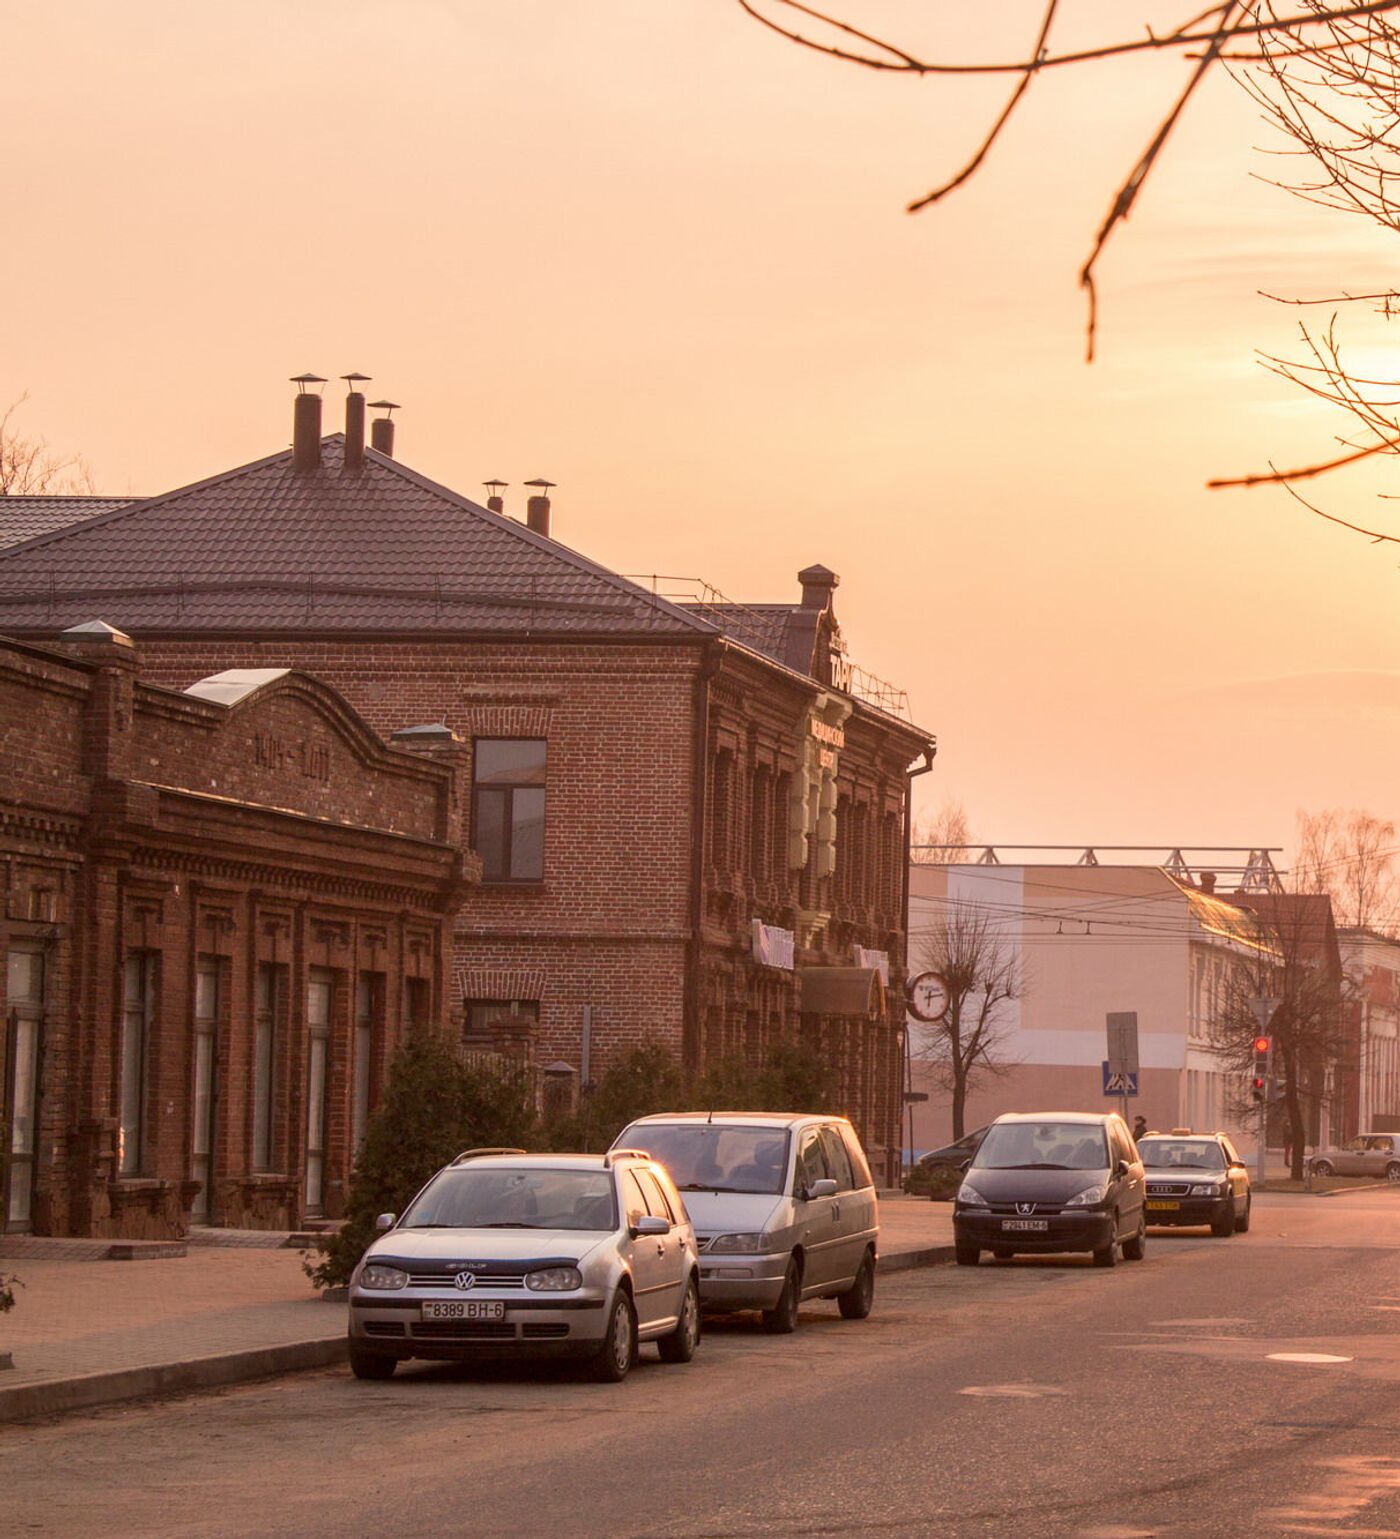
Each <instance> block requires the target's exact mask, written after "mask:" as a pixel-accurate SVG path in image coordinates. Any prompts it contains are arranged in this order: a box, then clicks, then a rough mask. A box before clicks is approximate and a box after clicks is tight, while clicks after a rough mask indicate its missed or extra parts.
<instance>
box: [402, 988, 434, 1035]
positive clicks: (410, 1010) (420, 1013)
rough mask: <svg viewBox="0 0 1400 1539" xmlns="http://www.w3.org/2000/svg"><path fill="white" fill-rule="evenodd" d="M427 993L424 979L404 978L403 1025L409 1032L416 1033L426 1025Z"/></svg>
mask: <svg viewBox="0 0 1400 1539" xmlns="http://www.w3.org/2000/svg"><path fill="white" fill-rule="evenodd" d="M430 998H431V996H430V995H429V993H428V980H427V979H426V978H405V979H404V981H403V1023H404V1026H405V1027H406V1028H407V1029H408V1030H409V1031H416V1030H417V1029H418V1028H419V1027H420V1026H426V1025H427V1024H428V1005H429V1000H430Z"/></svg>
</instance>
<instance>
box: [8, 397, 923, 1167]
mask: <svg viewBox="0 0 1400 1539" xmlns="http://www.w3.org/2000/svg"><path fill="white" fill-rule="evenodd" d="M320 405H321V403H320V399H319V397H317V396H315V395H314V394H311V393H304V394H302V395H300V396H298V398H297V401H296V418H295V427H294V435H293V446H292V448H291V449H290V450H287V451H283V452H281V453H279V454H275V455H272V456H270V457H268V458H267V459H264V460H261V461H258V462H256V463H254V464H251V465H247V466H243V467H240V468H239V469H236V470H233V471H229V472H226V473H223V474H221V475H217V476H214V477H212V478H211V479H209V480H207V481H204V482H200V483H198V484H197V485H195V486H191V487H186V488H183V489H181V490H179V491H175V492H172V493H168V494H166V495H164V496H160V497H155V498H149V499H145V500H138V501H133V502H130V503H127V504H125V505H123V506H120V507H116V508H113V509H111V510H109V511H106V512H101V513H97V514H96V515H95V516H92V517H86V518H83V519H82V521H81V522H75V523H73V524H71V525H69V526H67V527H64V528H61V529H59V530H57V531H56V532H51V533H48V534H43V535H40V536H38V537H36V538H32V539H29V540H27V541H24V542H21V543H18V544H16V545H14V546H12V547H10V548H8V549H5V550H3V551H0V629H5V630H8V631H11V632H13V633H16V634H22V635H24V636H27V637H36V638H37V637H50V636H52V635H54V634H55V633H56V631H57V630H58V629H61V628H62V627H63V626H65V625H68V624H71V623H73V622H74V621H75V620H78V619H80V618H85V617H86V616H87V615H88V614H90V613H92V612H94V606H97V607H98V608H99V609H100V610H101V612H102V613H103V614H104V615H107V616H108V617H109V618H111V619H112V620H113V622H114V623H118V624H120V625H121V626H122V627H123V629H124V630H127V631H129V632H130V633H131V634H132V635H133V636H135V637H136V638H137V639H138V640H139V641H140V644H141V647H142V652H143V656H144V657H145V659H146V662H147V666H148V668H149V669H150V676H151V677H152V678H157V679H160V680H161V681H162V682H164V683H166V684H169V685H171V686H172V687H176V688H183V687H185V686H187V685H188V684H189V683H190V682H191V681H193V680H194V679H197V678H200V677H202V676H204V675H205V674H208V673H210V672H212V671H215V670H217V669H220V668H227V667H230V666H236V667H243V668H266V667H296V668H302V669H305V670H307V671H308V672H310V673H312V674H314V675H315V676H317V677H319V678H321V679H324V680H326V681H327V682H328V683H329V684H331V685H333V686H334V687H335V688H336V689H337V690H338V691H339V692H340V693H342V694H343V695H344V696H345V698H346V699H347V700H348V701H350V702H351V704H352V705H353V706H354V707H355V708H356V710H358V711H359V712H360V713H361V714H362V715H363V716H364V717H365V719H366V720H367V721H368V722H369V723H370V724H371V726H373V727H374V728H375V729H376V730H377V731H379V732H380V733H381V734H387V733H389V732H390V731H392V730H393V729H394V728H395V727H398V726H401V725H402V724H403V723H404V721H405V720H414V721H425V722H426V721H437V722H441V723H444V724H445V725H446V726H447V727H448V728H450V729H452V730H453V731H454V732H455V733H456V734H457V735H458V736H459V737H461V738H462V739H463V740H464V741H465V742H467V743H468V744H470V745H471V748H472V753H471V764H470V768H469V770H468V774H469V777H470V812H469V820H468V821H469V828H468V833H467V841H468V843H469V844H470V846H471V847H472V848H473V849H475V850H476V851H477V852H478V853H479V854H480V856H481V859H482V862H483V881H482V884H481V887H480V888H479V889H478V890H476V891H475V892H474V893H473V897H472V902H471V904H470V905H469V907H468V908H466V909H464V910H463V912H462V914H461V915H460V917H459V920H458V923H457V929H456V968H457V974H456V981H457V986H458V990H459V998H460V1005H461V1009H462V1012H463V1018H464V1022H465V1031H466V1035H467V1039H468V1041H469V1043H471V1044H476V1045H482V1046H502V1045H512V1046H514V1047H516V1048H523V1049H526V1050H528V1051H530V1052H532V1053H533V1054H534V1055H535V1057H536V1061H537V1062H538V1063H539V1064H541V1065H543V1064H545V1063H551V1064H552V1065H553V1066H554V1068H555V1079H556V1083H558V1082H559V1081H561V1080H562V1081H564V1082H565V1083H566V1084H567V1083H568V1082H569V1081H572V1087H573V1093H575V1094H576V1093H577V1091H578V1087H579V1086H580V1085H582V1084H586V1083H587V1082H589V1081H590V1080H593V1079H596V1077H597V1075H598V1074H599V1073H600V1072H601V1070H602V1069H603V1068H604V1067H605V1065H606V1063H607V1061H608V1060H609V1059H610V1058H611V1057H612V1056H613V1055H615V1054H616V1053H617V1052H618V1051H619V1050H621V1049H624V1048H626V1047H628V1046H631V1045H634V1044H637V1043H640V1042H643V1041H647V1040H659V1041H661V1042H663V1043H665V1044H667V1045H668V1046H670V1047H671V1048H672V1049H673V1050H674V1051H675V1052H676V1053H677V1054H678V1055H683V1056H684V1057H685V1058H686V1059H687V1061H688V1062H689V1063H691V1064H692V1065H698V1064H702V1063H706V1062H711V1061H713V1060H714V1058H715V1057H717V1056H721V1055H728V1054H734V1053H742V1054H745V1055H748V1056H749V1057H750V1058H757V1057H759V1056H761V1055H762V1054H763V1053H764V1052H765V1051H766V1050H767V1049H768V1047H769V1046H770V1045H771V1044H772V1043H773V1042H775V1041H776V1040H777V1039H779V1038H792V1037H794V1036H796V1035H799V1034H801V1036H802V1037H803V1039H804V1040H805V1041H807V1042H808V1043H809V1044H810V1046H811V1048H812V1051H813V1052H814V1053H821V1054H822V1055H824V1057H825V1058H826V1059H827V1060H828V1061H829V1062H830V1063H831V1064H832V1066H833V1068H834V1069H835V1070H836V1072H837V1073H838V1075H839V1078H840V1082H841V1085H842V1092H843V1096H844V1098H845V1101H846V1103H847V1105H848V1108H849V1110H850V1111H851V1112H852V1114H853V1115H854V1116H855V1117H856V1118H857V1120H858V1121H859V1123H860V1125H861V1127H862V1130H863V1133H864V1135H865V1137H866V1139H867V1142H868V1143H869V1144H870V1145H871V1146H872V1151H873V1152H874V1153H875V1155H876V1158H877V1160H879V1161H880V1163H882V1164H888V1165H889V1166H890V1168H891V1173H893V1160H894V1158H895V1155H894V1153H893V1151H894V1150H896V1149H897V1145H898V1121H899V1109H900V1091H901V1084H902V1080H901V1073H900V1066H901V1063H902V1053H903V1010H902V1007H898V1006H894V1005H892V1004H891V1000H892V999H893V998H894V997H895V996H896V995H897V994H898V993H899V991H900V990H901V989H902V982H903V966H904V929H905V922H904V914H905V907H906V900H905V887H904V872H905V860H904V850H905V848H906V847H907V843H908V836H907V822H908V805H909V779H908V776H909V774H910V773H911V766H916V765H920V766H921V767H927V765H928V763H929V762H930V760H931V757H932V754H933V748H934V745H933V740H932V739H931V737H930V736H929V735H928V734H927V733H925V732H923V731H921V730H920V729H918V728H917V727H915V726H913V725H912V724H911V723H910V722H909V720H908V719H907V710H906V709H905V708H904V707H903V705H902V702H901V701H900V700H899V698H898V697H897V696H895V695H894V694H893V693H892V692H890V691H888V690H886V689H883V688H881V687H880V686H878V684H877V683H876V682H875V681H871V680H868V679H866V678H865V676H864V675H862V674H861V673H860V671H859V670H858V669H854V668H852V666H851V665H850V663H849V661H848V659H847V657H846V654H845V644H844V641H843V640H842V637H841V632H840V628H839V625H838V623H837V620H836V615H835V608H834V603H833V595H834V591H835V588H836V585H837V582H838V579H837V578H836V577H835V575H834V574H833V573H830V572H828V571H827V570H826V569H825V568H822V567H810V568H808V569H807V570H805V571H804V572H803V573H802V574H801V598H800V600H798V601H795V602H793V603H790V604H772V605H762V606H758V607H752V608H750V607H746V606H742V605H736V604H729V603H725V602H720V601H717V600H716V599H714V597H713V596H712V595H711V596H710V599H709V601H708V602H706V601H703V596H702V599H701V600H700V601H694V600H692V601H688V602H679V601H677V599H676V596H675V595H672V596H667V595H666V594H664V593H662V592H658V591H656V588H655V586H654V585H653V586H652V587H650V588H649V587H647V586H644V585H642V584H640V583H638V582H634V581H630V580H628V579H627V578H624V577H621V576H619V575H618V574H616V573H613V572H611V571H608V570H607V569H606V568H603V567H601V566H599V565H598V564H597V563H595V562H592V561H590V560H588V559H587V558H586V557H584V556H581V555H580V554H578V553H577V552H575V551H573V550H570V549H569V548H567V547H566V546H564V545H563V544H561V543H560V542H558V541H557V540H555V539H552V538H551V537H550V517H551V510H550V505H549V501H548V499H547V498H545V497H543V496H539V497H533V498H531V500H530V505H529V516H528V519H527V521H526V522H524V523H522V522H520V521H517V520H515V519H513V518H510V517H508V516H506V515H505V514H504V513H503V511H501V508H500V504H499V501H498V500H497V499H495V498H493V499H492V504H494V506H490V505H489V506H487V507H481V506H479V505H478V504H476V503H474V502H472V501H470V500H469V499H467V498H465V497H462V496H460V495H459V494H457V493H455V492H453V491H451V490H449V489H448V488H446V487H443V486H440V485H437V484H436V483H434V482H432V481H429V480H428V479H427V478H425V477H423V476H421V475H419V474H417V473H416V472H414V471H413V470H411V469H410V468H408V467H407V466H405V465H404V464H402V463H401V462H399V461H398V460H396V459H395V458H394V457H393V453H392V447H393V446H392V435H391V433H390V431H389V429H390V426H391V425H390V424H389V423H387V421H383V420H381V421H380V422H377V423H375V424H374V445H375V447H370V448H366V447H365V445H364V442H363V438H364V405H363V398H362V397H360V396H358V394H354V393H352V395H351V397H350V400H349V403H348V407H347V427H346V432H345V433H344V434H340V433H337V434H332V435H329V436H324V437H323V436H322V434H321V432H320ZM912 772H914V773H917V772H919V771H918V769H914V770H912Z"/></svg>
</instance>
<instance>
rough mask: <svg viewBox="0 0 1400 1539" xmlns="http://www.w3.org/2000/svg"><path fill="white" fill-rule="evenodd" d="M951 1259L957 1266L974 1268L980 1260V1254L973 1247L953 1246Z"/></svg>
mask: <svg viewBox="0 0 1400 1539" xmlns="http://www.w3.org/2000/svg"><path fill="white" fill-rule="evenodd" d="M953 1257H954V1259H955V1260H956V1261H957V1263H958V1265H959V1266H976V1265H977V1263H978V1262H979V1261H980V1260H981V1259H982V1252H981V1251H980V1250H978V1248H977V1247H976V1246H975V1245H962V1244H955V1245H954V1246H953Z"/></svg>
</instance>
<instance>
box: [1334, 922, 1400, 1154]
mask: <svg viewBox="0 0 1400 1539" xmlns="http://www.w3.org/2000/svg"><path fill="white" fill-rule="evenodd" d="M1337 937H1338V940H1339V942H1340V945H1341V961H1342V967H1343V970H1344V971H1345V974H1346V978H1347V989H1346V1010H1347V1014H1348V1023H1349V1026H1350V1031H1351V1034H1352V1036H1353V1039H1354V1044H1355V1046H1354V1069H1353V1071H1352V1072H1351V1073H1346V1072H1344V1073H1343V1074H1342V1076H1341V1081H1340V1084H1339V1085H1338V1094H1337V1096H1336V1097H1335V1098H1334V1108H1335V1109H1334V1125H1333V1129H1332V1136H1333V1140H1334V1141H1342V1140H1345V1139H1348V1138H1355V1137H1356V1136H1357V1134H1359V1133H1400V941H1397V940H1395V939H1394V938H1393V937H1391V936H1386V935H1381V934H1378V933H1377V932H1376V931H1375V930H1370V929H1364V928H1346V929H1341V930H1339V931H1338V932H1337Z"/></svg>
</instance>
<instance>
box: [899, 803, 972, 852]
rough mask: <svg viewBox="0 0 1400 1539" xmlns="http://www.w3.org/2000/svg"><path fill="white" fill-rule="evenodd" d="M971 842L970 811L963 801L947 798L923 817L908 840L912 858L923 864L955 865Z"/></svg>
mask: <svg viewBox="0 0 1400 1539" xmlns="http://www.w3.org/2000/svg"><path fill="white" fill-rule="evenodd" d="M971 843H972V834H971V832H970V830H969V829H968V825H967V812H966V810H965V809H964V807H963V804H962V803H961V802H960V801H957V800H956V799H955V798H953V797H951V796H950V797H945V798H944V800H943V805H942V806H941V807H939V809H938V811H937V812H933V813H930V814H928V815H927V816H926V817H923V818H920V819H919V820H918V822H916V823H915V825H914V833H913V837H912V838H911V839H910V841H909V858H910V859H911V860H912V861H914V863H915V864H916V865H920V866H942V865H948V864H949V863H953V864H956V863H957V862H958V861H960V860H962V859H963V857H964V855H965V854H966V848H965V847H966V846H967V845H969V844H971Z"/></svg>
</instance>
